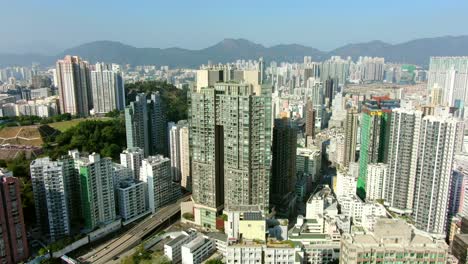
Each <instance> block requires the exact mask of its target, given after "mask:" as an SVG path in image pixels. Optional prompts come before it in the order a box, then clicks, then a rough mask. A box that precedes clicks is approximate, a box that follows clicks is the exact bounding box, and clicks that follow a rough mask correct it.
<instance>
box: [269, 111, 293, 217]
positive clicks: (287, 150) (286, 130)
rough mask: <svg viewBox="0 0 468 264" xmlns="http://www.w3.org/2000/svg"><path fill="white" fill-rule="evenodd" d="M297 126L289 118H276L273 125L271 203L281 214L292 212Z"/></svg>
mask: <svg viewBox="0 0 468 264" xmlns="http://www.w3.org/2000/svg"><path fill="white" fill-rule="evenodd" d="M296 149H297V127H296V125H295V124H294V123H293V121H291V120H290V119H288V118H283V119H275V125H274V127H273V162H272V177H271V182H270V203H272V204H273V205H275V207H276V210H277V212H278V213H279V214H283V213H286V214H287V215H288V212H289V213H292V212H291V211H293V210H290V206H289V204H291V203H293V204H294V205H295V203H296V201H295V199H294V195H292V194H293V193H294V191H295V188H296Z"/></svg>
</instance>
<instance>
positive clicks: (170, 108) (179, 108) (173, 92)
mask: <svg viewBox="0 0 468 264" xmlns="http://www.w3.org/2000/svg"><path fill="white" fill-rule="evenodd" d="M125 89H126V91H127V96H126V99H127V104H129V103H130V102H132V101H134V100H135V97H136V95H137V94H138V93H146V94H150V93H152V92H159V93H160V95H161V101H162V103H163V104H164V105H165V109H166V113H165V114H166V116H167V119H168V121H173V122H177V121H179V120H182V119H187V107H188V100H187V92H188V91H187V89H184V90H182V89H178V88H177V87H175V86H174V85H172V84H170V83H167V82H165V81H164V82H162V81H144V82H136V83H130V84H126V85H125Z"/></svg>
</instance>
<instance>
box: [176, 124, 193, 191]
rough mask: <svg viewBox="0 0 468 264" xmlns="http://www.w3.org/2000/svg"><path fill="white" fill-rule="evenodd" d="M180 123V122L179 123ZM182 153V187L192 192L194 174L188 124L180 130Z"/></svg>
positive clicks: (180, 149) (180, 148)
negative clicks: (192, 172)
mask: <svg viewBox="0 0 468 264" xmlns="http://www.w3.org/2000/svg"><path fill="white" fill-rule="evenodd" d="M179 122H180V121H179ZM179 151H180V156H179V157H180V177H181V179H180V185H181V186H182V187H184V188H185V189H186V190H188V191H192V174H191V169H190V135H189V126H188V123H187V124H186V125H183V126H182V128H180V129H179Z"/></svg>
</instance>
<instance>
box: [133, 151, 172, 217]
mask: <svg viewBox="0 0 468 264" xmlns="http://www.w3.org/2000/svg"><path fill="white" fill-rule="evenodd" d="M140 178H141V179H142V180H143V181H144V182H145V183H146V184H147V188H148V193H147V201H148V206H147V207H148V208H149V210H150V211H151V212H152V213H155V212H156V211H158V210H159V209H160V208H161V207H163V206H166V205H168V204H170V203H173V202H175V201H176V200H177V199H178V198H179V197H180V185H179V184H177V183H174V182H173V181H172V175H171V161H170V160H169V159H168V158H165V157H163V156H161V155H158V156H150V157H148V158H146V159H144V160H143V161H142V165H141V170H140Z"/></svg>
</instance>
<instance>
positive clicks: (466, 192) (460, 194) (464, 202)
mask: <svg viewBox="0 0 468 264" xmlns="http://www.w3.org/2000/svg"><path fill="white" fill-rule="evenodd" d="M453 174H454V175H453V177H454V178H456V179H457V182H458V181H459V180H460V178H462V180H461V186H459V189H458V190H457V188H452V190H454V192H455V193H454V194H451V198H450V200H451V201H452V203H453V206H455V205H456V204H457V203H458V204H459V206H458V210H457V213H458V214H460V215H461V216H464V217H468V154H466V153H463V154H459V155H455V162H454V165H453ZM455 174H457V175H455ZM457 185H458V184H457ZM452 196H453V197H452ZM457 200H458V201H457ZM453 209H455V208H453Z"/></svg>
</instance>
